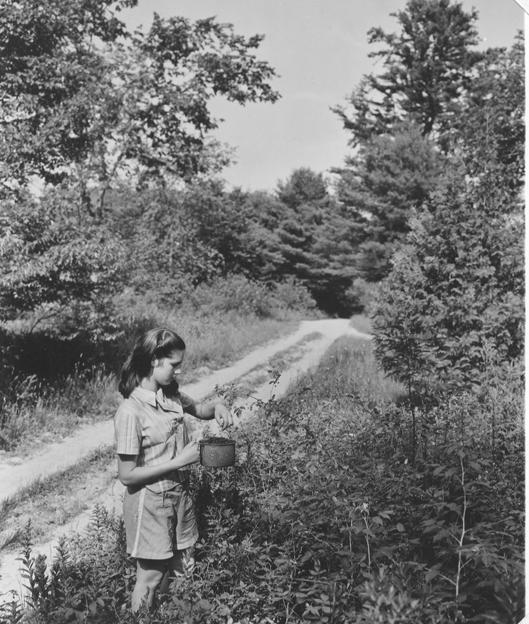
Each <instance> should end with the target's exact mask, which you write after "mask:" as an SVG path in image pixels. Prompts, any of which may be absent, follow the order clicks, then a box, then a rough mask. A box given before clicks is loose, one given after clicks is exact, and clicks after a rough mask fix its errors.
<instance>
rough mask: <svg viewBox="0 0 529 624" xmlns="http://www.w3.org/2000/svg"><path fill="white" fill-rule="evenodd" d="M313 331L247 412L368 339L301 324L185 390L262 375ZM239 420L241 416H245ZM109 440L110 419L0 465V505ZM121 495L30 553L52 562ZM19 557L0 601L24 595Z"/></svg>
mask: <svg viewBox="0 0 529 624" xmlns="http://www.w3.org/2000/svg"><path fill="white" fill-rule="evenodd" d="M314 333H317V334H319V337H318V338H317V339H315V340H311V341H310V342H307V343H306V344H305V345H304V346H303V347H300V348H299V349H297V350H295V351H296V352H295V356H294V361H292V362H291V363H290V364H289V366H288V367H287V369H286V370H284V371H283V372H282V374H281V376H280V377H279V380H278V382H277V384H276V385H275V386H274V388H273V390H272V387H271V386H270V384H269V382H268V381H267V382H266V383H263V384H261V385H260V386H259V387H258V388H256V389H254V390H253V391H252V397H254V398H253V399H252V401H251V402H249V403H248V404H247V405H246V406H245V407H246V409H247V410H250V408H251V405H250V403H251V404H252V405H253V404H254V403H255V398H260V399H263V400H266V399H267V398H269V396H270V393H271V392H272V391H273V392H274V394H275V395H276V396H281V395H284V394H285V393H286V392H287V391H288V387H289V386H290V385H291V384H292V382H293V381H295V380H296V378H297V377H298V376H300V375H301V374H303V373H304V372H306V371H307V370H309V369H310V368H312V367H313V366H315V365H317V363H318V362H319V360H320V359H321V357H322V355H323V353H324V352H325V351H326V350H327V348H328V347H329V345H330V344H331V343H332V342H333V341H334V340H336V339H337V338H338V337H340V336H343V335H346V334H350V335H356V336H358V337H362V338H368V337H369V336H368V335H366V334H362V333H360V332H358V331H356V330H355V329H353V328H352V327H351V326H350V324H349V321H348V320H347V319H325V320H317V321H303V322H302V323H301V324H300V327H299V329H298V330H297V331H296V332H294V333H292V334H290V335H288V336H285V337H282V338H280V339H279V340H276V341H274V342H272V343H270V344H268V345H264V346H262V347H260V348H258V349H256V350H254V351H253V352H252V353H250V354H249V355H248V356H246V357H245V358H243V359H241V360H239V361H238V362H236V363H235V364H234V365H233V366H230V367H227V368H224V369H221V370H218V371H215V372H214V373H212V374H211V375H208V376H207V377H205V378H204V379H202V380H200V381H199V382H197V383H194V384H190V385H188V386H185V387H184V388H183V391H184V392H186V393H187V394H189V395H190V396H193V397H194V398H196V399H197V400H201V399H203V398H205V397H207V396H208V395H209V394H211V392H212V391H213V390H214V388H215V386H217V385H218V386H222V385H224V384H227V383H231V382H236V381H237V380H238V379H240V378H241V377H242V376H244V375H245V374H247V373H248V372H249V371H254V370H257V372H259V371H260V372H261V373H263V372H266V368H267V365H268V363H269V360H270V358H271V357H273V356H274V355H277V354H278V353H280V352H284V351H285V350H287V349H290V348H293V347H295V346H296V345H302V344H303V340H304V339H305V340H306V339H307V337H308V336H309V335H310V334H314ZM260 369H261V370H260ZM241 418H244V412H243V414H242V416H241ZM210 429H211V425H210ZM112 439H113V425H112V420H111V419H109V420H107V421H104V422H101V423H97V424H95V425H91V426H86V427H82V428H81V429H80V430H79V431H78V432H77V433H76V434H75V435H74V436H71V437H70V438H67V439H65V440H63V441H62V442H58V443H54V444H50V445H49V446H48V447H47V448H46V449H43V451H42V452H41V453H39V454H38V455H36V456H34V457H33V458H32V459H31V460H29V461H26V462H24V463H23V464H20V465H15V466H13V465H8V464H4V465H0V504H1V503H2V501H5V500H6V499H8V498H10V497H12V496H14V495H15V494H16V493H17V492H19V491H20V490H21V489H23V488H24V487H27V486H28V485H30V484H31V483H34V482H35V481H36V480H39V479H43V478H46V477H49V476H51V475H53V474H54V473H56V472H60V471H64V470H66V469H68V468H69V467H72V466H74V465H76V464H77V463H78V462H79V461H80V460H82V459H84V458H85V457H86V456H87V455H88V454H90V453H91V452H93V451H94V450H97V449H98V448H101V447H102V446H108V445H109V444H111V443H112ZM122 494H123V487H122V486H121V484H120V483H119V482H118V481H117V480H115V479H113V480H112V484H111V486H110V487H109V488H108V489H107V490H106V491H105V492H103V493H102V494H101V495H99V496H98V499H97V500H94V501H91V502H92V505H91V506H90V508H89V509H87V510H86V511H85V512H83V513H82V514H80V515H78V516H77V517H75V518H74V519H73V520H70V521H69V522H67V523H66V524H63V525H62V526H60V527H58V529H57V530H56V531H54V534H53V537H52V538H51V539H50V540H48V541H47V542H46V543H44V544H40V545H37V546H35V547H34V552H35V553H42V554H45V555H46V556H47V557H48V560H50V559H51V557H52V555H53V551H54V547H55V545H56V543H57V540H58V539H59V537H60V536H61V535H67V534H69V533H72V532H74V531H80V530H82V529H83V528H84V527H86V525H87V524H88V522H89V520H90V517H91V514H92V510H93V506H94V505H95V504H96V503H98V504H102V505H104V506H106V507H107V508H109V509H112V510H120V507H121V497H122ZM17 557H18V555H17V554H16V553H3V554H2V553H1V552H0V601H1V600H3V599H5V598H6V593H7V592H10V591H12V590H14V591H16V592H17V593H22V584H21V579H20V575H19V569H18V568H19V562H18V561H17Z"/></svg>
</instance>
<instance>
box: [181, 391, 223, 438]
mask: <svg viewBox="0 0 529 624" xmlns="http://www.w3.org/2000/svg"><path fill="white" fill-rule="evenodd" d="M180 398H181V401H182V406H183V408H184V411H185V412H187V413H188V414H191V416H195V417H196V418H199V419H200V420H213V419H215V420H216V421H217V423H218V424H219V426H220V427H221V428H222V429H225V428H226V427H230V426H231V425H233V416H232V415H231V412H230V410H229V409H228V408H227V407H226V406H225V405H224V403H223V402H222V401H221V400H220V399H216V400H213V401H203V402H201V403H197V402H196V401H195V400H194V399H192V398H191V397H190V396H188V395H187V394H184V393H183V392H181V393H180Z"/></svg>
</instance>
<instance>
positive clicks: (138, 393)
mask: <svg viewBox="0 0 529 624" xmlns="http://www.w3.org/2000/svg"><path fill="white" fill-rule="evenodd" d="M130 396H131V397H134V398H136V399H139V400H140V401H143V402H144V403H147V404H148V405H152V407H160V408H161V409H163V410H164V411H166V412H181V411H182V406H181V404H180V403H179V402H178V401H175V400H174V399H170V398H169V397H166V396H165V394H164V393H163V388H160V389H159V390H158V391H157V392H154V390H147V388H142V387H141V386H136V388H134V390H133V391H132V392H131V395H130Z"/></svg>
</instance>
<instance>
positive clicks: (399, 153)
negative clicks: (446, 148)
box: [336, 124, 441, 281]
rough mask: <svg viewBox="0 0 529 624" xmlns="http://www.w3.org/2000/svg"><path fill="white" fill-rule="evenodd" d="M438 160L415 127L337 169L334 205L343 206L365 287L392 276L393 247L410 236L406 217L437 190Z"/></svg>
mask: <svg viewBox="0 0 529 624" xmlns="http://www.w3.org/2000/svg"><path fill="white" fill-rule="evenodd" d="M440 168H441V159H440V156H439V154H438V153H437V151H436V149H435V147H434V145H433V144H432V143H431V141H429V140H428V139H427V138H425V137H423V136H422V135H421V132H420V129H419V128H418V127H417V126H415V125H413V124H401V125H400V126H399V127H396V128H395V129H394V134H393V135H389V134H385V135H377V136H374V137H372V138H371V139H369V140H368V141H366V142H364V143H363V144H362V145H361V146H360V147H359V149H358V150H357V152H356V154H355V155H353V156H349V157H348V158H347V159H346V162H345V166H344V167H343V168H341V169H337V170H336V172H337V173H338V174H339V176H340V178H339V181H338V184H337V191H338V199H339V200H340V202H341V203H342V204H344V206H345V208H346V210H347V214H348V218H349V222H348V223H347V224H346V228H347V231H348V236H349V239H350V246H351V247H352V248H354V249H355V260H354V265H355V267H356V272H357V273H358V275H359V276H360V277H362V278H364V279H366V280H367V281H379V280H380V279H382V278H383V277H385V275H387V273H388V272H389V270H390V259H391V256H392V254H393V252H394V250H395V248H396V245H397V244H398V243H399V242H400V241H401V240H402V239H403V238H404V236H405V234H406V233H407V232H408V231H409V217H410V215H411V214H413V211H414V210H417V209H419V208H420V207H421V205H422V204H423V203H424V202H425V201H426V200H427V198H428V196H429V194H430V193H431V191H432V190H433V188H434V187H435V185H436V181H437V178H438V176H439V173H440Z"/></svg>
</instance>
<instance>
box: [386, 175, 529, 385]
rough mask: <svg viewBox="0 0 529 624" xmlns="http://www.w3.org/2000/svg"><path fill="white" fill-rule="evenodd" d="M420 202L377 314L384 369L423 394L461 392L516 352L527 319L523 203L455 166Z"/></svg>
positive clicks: (499, 188)
mask: <svg viewBox="0 0 529 624" xmlns="http://www.w3.org/2000/svg"><path fill="white" fill-rule="evenodd" d="M462 171H463V173H464V169H462ZM506 203H509V204H510V207H509V208H506V206H505V204H506ZM427 207H428V210H427V211H425V212H423V213H422V215H421V216H420V217H418V218H417V219H416V220H414V222H413V225H412V230H411V232H410V234H409V236H408V238H407V244H406V245H404V246H403V247H402V248H401V249H400V250H399V251H398V253H397V254H396V255H395V258H394V260H393V269H392V271H391V273H390V275H389V276H388V278H387V279H386V280H385V281H384V282H383V283H382V287H381V292H380V296H379V299H378V303H377V306H376V309H375V312H374V328H375V332H376V338H375V339H376V345H377V352H378V355H379V357H380V359H381V362H382V364H383V366H384V368H385V370H387V371H388V372H389V373H391V374H392V375H393V376H395V377H396V378H397V379H400V380H401V381H403V382H405V383H406V385H407V386H409V387H410V388H412V389H413V390H414V391H416V392H419V393H420V394H423V395H424V394H427V393H428V392H430V393H434V394H435V393H436V392H437V393H438V392H440V391H450V389H454V388H459V389H461V388H464V389H468V388H469V387H471V386H472V385H474V384H476V383H479V379H480V374H481V373H483V372H484V370H485V367H486V366H487V365H489V364H490V362H491V361H493V362H495V363H506V362H510V361H514V360H516V359H517V358H519V357H520V355H521V354H522V352H523V318H524V309H523V308H524V306H523V288H524V279H523V263H522V260H521V259H522V257H523V251H522V244H523V242H522V237H521V236H520V234H519V231H520V223H521V222H522V212H521V209H520V202H519V201H516V200H513V198H512V197H510V196H509V193H508V192H506V191H505V190H504V189H502V188H501V187H497V186H496V187H495V188H492V187H490V186H487V187H485V188H484V187H483V186H482V185H481V184H478V185H475V184H472V183H471V182H468V181H466V182H465V180H464V175H461V172H460V173H459V174H458V175H457V176H455V177H454V178H452V179H451V178H448V179H447V181H446V182H445V184H444V185H443V188H442V189H441V190H439V191H438V192H437V193H436V194H434V196H433V197H432V198H430V200H429V201H428V203H427ZM513 215H516V216H513Z"/></svg>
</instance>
